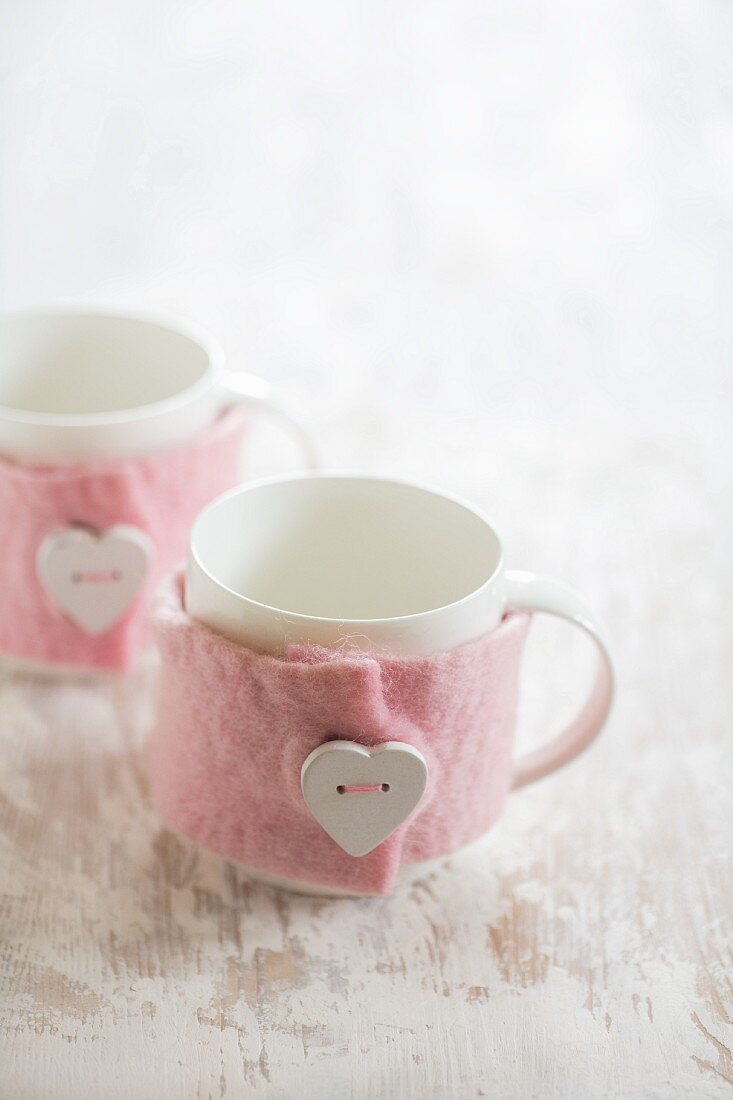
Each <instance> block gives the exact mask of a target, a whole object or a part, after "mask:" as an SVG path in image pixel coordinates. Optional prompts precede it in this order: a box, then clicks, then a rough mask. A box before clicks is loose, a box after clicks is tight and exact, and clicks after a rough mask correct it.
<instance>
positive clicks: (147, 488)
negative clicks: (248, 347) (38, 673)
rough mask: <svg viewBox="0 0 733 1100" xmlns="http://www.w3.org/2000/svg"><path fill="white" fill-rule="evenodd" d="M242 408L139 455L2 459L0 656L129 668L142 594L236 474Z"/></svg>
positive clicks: (144, 622) (146, 631)
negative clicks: (179, 439) (204, 509)
mask: <svg viewBox="0 0 733 1100" xmlns="http://www.w3.org/2000/svg"><path fill="white" fill-rule="evenodd" d="M247 423H248V414H247V413H246V412H245V411H244V410H242V409H236V408H235V409H230V410H228V411H225V412H224V413H223V414H221V415H220V416H219V417H218V418H217V419H216V421H215V422H214V423H212V424H210V425H208V426H207V427H205V428H204V429H203V430H202V431H200V432H199V433H198V434H197V436H196V437H195V438H194V439H191V440H189V441H187V442H185V443H179V444H177V445H176V446H173V447H169V448H167V449H165V450H162V451H157V452H153V453H151V454H146V455H143V456H139V457H109V458H88V459H77V460H69V461H64V462H59V461H56V462H53V463H38V462H28V461H18V460H12V459H8V458H0V570H1V575H2V580H1V582H0V583H1V585H2V592H3V600H2V604H3V606H2V613H1V614H0V655H2V656H3V657H5V658H10V659H11V661H14V662H18V661H19V662H22V663H24V664H25V663H31V664H34V665H43V666H51V667H55V668H63V669H65V670H70V669H88V670H115V671H124V670H125V669H128V668H130V667H131V666H132V665H133V664H134V663H135V660H136V658H137V657H138V655H139V654H140V653H141V651H143V650H144V649H146V648H147V647H148V646H150V645H151V644H152V636H151V632H150V626H149V623H148V598H149V594H150V591H151V590H152V588H153V587H154V586H155V584H156V582H157V580H158V579H159V578H160V576H161V575H162V574H163V573H165V572H166V571H167V570H168V569H170V568H171V566H172V565H173V564H174V563H175V562H176V561H178V560H179V559H180V558H181V556H182V554H183V551H184V548H185V545H186V539H187V536H188V530H189V527H190V525H191V522H192V520H193V518H194V516H195V515H196V513H197V512H198V511H199V510H200V509H201V508H202V507H203V505H205V504H206V503H207V501H209V500H210V499H211V498H212V497H214V496H216V494H217V493H219V492H221V491H222V490H224V489H228V488H229V487H230V486H232V485H233V484H234V483H235V481H236V480H237V468H238V464H239V456H240V453H241V446H242V440H243V438H244V435H245V432H246V430H247Z"/></svg>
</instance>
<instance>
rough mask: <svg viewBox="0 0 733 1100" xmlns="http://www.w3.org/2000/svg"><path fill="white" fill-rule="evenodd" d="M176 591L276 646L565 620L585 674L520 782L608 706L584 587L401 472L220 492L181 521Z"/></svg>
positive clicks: (242, 638)
mask: <svg viewBox="0 0 733 1100" xmlns="http://www.w3.org/2000/svg"><path fill="white" fill-rule="evenodd" d="M185 599H186V608H187V610H188V612H189V614H190V615H191V616H192V618H194V619H197V620H199V621H200V622H203V623H205V624H206V625H207V626H209V627H210V628H211V629H212V630H214V631H216V632H217V633H219V634H222V635H224V636H226V637H228V638H230V639H232V640H233V641H236V642H239V643H241V644H242V645H245V646H248V647H249V648H251V649H254V650H257V651H259V652H263V653H270V654H274V655H276V656H279V655H282V653H283V652H284V650H285V648H286V647H287V646H288V645H291V644H309V643H312V644H316V645H319V646H327V647H340V648H342V647H343V646H344V645H347V646H353V647H355V648H356V649H359V650H365V651H369V652H376V653H378V652H387V653H390V654H394V655H404V656H417V655H421V654H429V653H436V652H441V651H444V650H448V649H452V648H454V647H455V646H459V645H463V644H464V643H466V642H470V641H472V640H473V639H475V638H478V637H480V636H481V635H483V634H486V633H488V632H489V631H491V630H493V629H494V628H495V627H496V626H497V625H498V624H499V622H500V621H501V619H502V617H503V616H504V614H505V613H506V612H507V611H510V610H519V609H524V610H529V611H542V612H547V613H548V614H550V615H556V616H559V617H560V618H563V619H567V620H569V621H570V622H572V623H575V624H576V625H577V626H579V627H581V628H582V629H583V630H584V631H585V632H586V633H587V634H588V635H590V637H591V638H592V639H593V640H594V642H595V643H596V646H597V648H598V652H599V658H600V663H599V670H598V677H597V680H596V684H595V687H594V689H593V691H592V693H591V695H590V696H589V698H588V701H587V703H586V705H585V707H584V708H583V710H582V711H581V713H580V714H579V715H578V717H577V719H576V720H575V721H574V722H573V723H572V724H571V726H570V727H568V729H566V730H565V731H564V733H562V734H560V735H559V736H558V737H556V738H555V739H554V740H553V741H552V742H551V743H550V744H549V745H546V746H544V747H543V748H541V749H539V750H537V752H535V753H531V754H530V755H529V756H528V757H526V758H525V761H523V763H522V765H521V773H520V775H519V776H518V779H517V785H522V784H523V783H526V782H530V781H531V780H532V779H535V778H538V777H539V776H540V775H544V774H546V773H547V772H548V771H549V770H552V768H554V767H557V766H559V763H560V762H565V761H566V760H569V759H571V758H572V757H573V756H575V755H577V753H578V752H580V751H581V749H583V748H584V747H585V746H586V744H588V743H589V741H590V740H591V739H592V738H593V737H594V736H595V735H596V733H597V732H598V730H599V729H600V727H601V725H602V724H603V720H604V719H605V716H606V714H607V713H608V710H609V709H610V706H611V699H612V683H613V672H612V665H611V658H610V656H609V650H608V645H607V643H606V641H605V635H604V631H603V628H602V627H601V625H600V623H599V622H598V620H597V619H596V617H595V615H594V614H593V613H592V612H591V611H590V609H589V608H588V606H587V605H586V603H585V601H584V600H583V599H582V598H581V597H580V596H579V595H577V594H576V593H575V592H574V591H573V590H572V589H571V588H569V587H568V586H567V585H565V584H562V583H560V582H558V581H554V580H549V579H548V578H546V577H540V576H537V575H535V574H534V573H527V572H516V571H513V570H508V569H506V568H505V565H504V557H503V553H502V546H501V541H500V539H499V536H498V535H497V533H496V531H495V530H494V528H493V527H492V525H491V524H490V523H489V521H488V519H487V518H486V517H485V516H484V515H482V513H481V512H479V511H478V510H477V509H476V508H474V507H472V506H471V505H469V504H466V503H465V502H463V501H461V500H459V499H458V498H457V497H454V496H449V495H447V494H445V493H440V492H437V491H435V490H432V489H429V488H425V487H423V486H420V485H416V484H413V483H410V482H404V481H392V480H385V479H382V478H378V477H367V476H363V475H342V474H337V475H334V474H327V473H321V474H310V475H300V476H297V475H296V476H289V477H280V478H270V479H267V480H263V481H259V482H255V483H252V484H250V485H247V486H244V487H238V488H236V489H233V490H231V491H230V492H228V493H224V494H223V495H222V496H219V497H217V498H216V499H215V500H214V501H212V502H211V504H209V505H208V506H207V507H206V508H205V509H204V510H203V511H202V512H201V513H200V514H199V516H198V517H197V519H196V521H195V523H194V525H193V528H192V530H191V538H190V544H189V554H188V565H187V571H186V590H185ZM591 712H593V714H594V715H595V716H596V718H597V720H594V721H589V714H590V713H591Z"/></svg>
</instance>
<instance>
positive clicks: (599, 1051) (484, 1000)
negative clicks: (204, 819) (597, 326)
mask: <svg viewBox="0 0 733 1100" xmlns="http://www.w3.org/2000/svg"><path fill="white" fill-rule="evenodd" d="M507 445H508V444H507ZM547 446H549V441H547ZM530 450H531V454H533V455H536V454H537V453H538V452H540V451H541V452H544V447H543V446H542V445H541V444H538V443H537V441H536V435H535V437H534V441H533V442H532V444H531V448H530ZM581 450H582V452H583V455H584V462H583V463H581V464H580V465H579V464H578V463H579V459H580V451H581ZM522 457H523V459H524V468H525V469H527V468H529V467H528V465H527V463H528V462H529V455H528V452H527V451H525V452H524V454H523V456H520V455H519V454H515V456H514V459H513V461H514V462H516V464H517V468H522V466H523V464H522V462H521V461H520V458H522ZM530 466H531V463H530ZM534 468H535V470H536V473H537V476H541V475H540V473H539V471H540V467H539V465H536V466H535V467H534ZM578 469H582V470H583V473H582V481H583V484H584V485H589V484H591V483H593V484H603V485H605V486H606V490H605V495H604V501H603V503H602V504H601V505H600V506H599V509H598V515H597V516H596V518H595V519H594V520H592V521H590V522H589V523H588V524H587V525H586V531H585V537H584V539H583V540H582V542H583V545H582V547H580V548H578V546H577V545H575V544H574V540H573V539H572V538H571V537H570V536H569V535H568V532H567V530H566V529H565V528H564V525H562V524H561V525H558V523H557V514H558V511H559V513H560V514H562V515H566V514H568V512H569V510H570V508H571V501H574V500H575V499H576V497H577V494H578V492H579V486H578V484H577V481H576V482H574V481H573V476H574V475H573V471H574V470H578ZM624 471H627V472H626V473H625V472H624ZM699 474H700V471H699V470H696V468H695V463H694V462H692V463H691V462H690V456H689V455H684V456H679V455H678V456H677V457H676V458H675V456H674V452H671V451H666V450H665V449H664V447H663V446H658V447H649V445H648V444H645V445H644V446H643V447H638V448H635V447H634V445H633V444H630V443H628V442H627V444H626V446H625V449H624V453H623V455H622V457H621V458H619V457H618V455H617V454H616V453H615V450H614V448H613V447H612V446H611V445H610V440H609V439H606V440H605V442H603V441H600V442H599V440H598V439H597V438H596V439H595V440H594V441H593V443H592V444H591V442H590V441H589V440H588V439H586V440H585V441H581V442H579V443H577V444H576V447H575V448H570V451H569V453H567V454H566V455H565V457H564V458H562V459H559V460H558V463H557V467H556V469H555V472H554V473H553V474H552V475H550V476H548V483H549V481H553V482H554V483H555V490H554V492H553V493H548V494H547V499H548V500H549V499H550V498H552V501H553V507H549V506H542V505H540V506H539V509H538V512H537V515H536V516H535V517H534V518H535V523H534V524H529V523H527V524H525V525H522V526H523V527H524V531H523V534H524V541H525V549H526V551H527V558H528V560H532V561H535V560H536V558H535V555H536V556H537V557H539V558H542V559H543V560H546V561H548V562H550V561H552V560H553V559H554V561H555V562H556V565H557V570H559V571H560V572H564V573H565V574H567V573H570V574H571V575H572V574H575V579H577V580H578V582H579V583H581V582H582V586H583V587H584V588H585V589H586V590H587V591H589V592H592V593H594V594H595V595H596V597H597V599H598V600H599V602H600V603H601V604H603V603H604V601H605V605H606V606H605V611H606V617H607V619H608V620H609V622H610V625H611V632H612V634H613V635H614V636H615V637H616V638H617V640H618V645H617V650H618V654H617V656H618V660H619V679H620V694H619V698H618V703H617V707H616V711H615V713H614V716H613V719H612V722H611V725H610V727H609V729H608V731H607V733H606V735H605V736H604V738H603V739H602V741H601V742H599V744H598V746H597V747H596V748H595V749H594V750H593V751H591V752H589V753H588V754H587V755H586V756H585V757H583V758H582V759H581V760H579V761H578V762H577V763H576V764H575V765H573V766H571V767H570V768H568V769H567V771H566V772H564V773H561V774H559V775H558V776H557V777H555V778H554V779H550V780H547V781H545V782H543V783H541V784H538V785H537V786H536V787H534V788H530V789H528V790H527V791H525V792H522V793H521V794H518V795H516V796H514V798H513V799H512V800H511V802H510V805H509V808H508V810H507V813H506V815H505V817H504V818H503V820H502V821H501V823H500V824H499V826H498V827H497V828H496V829H495V830H494V832H493V833H492V834H491V835H490V836H489V837H488V838H486V840H485V841H482V842H481V843H480V844H478V845H477V846H475V847H474V848H473V849H470V850H469V851H467V852H465V853H463V854H461V855H460V856H457V857H455V858H454V859H453V860H451V861H450V862H448V864H447V865H446V866H445V867H444V868H443V869H441V870H440V871H437V872H435V873H434V874H431V875H430V877H428V878H427V879H425V880H424V881H422V882H419V883H417V884H415V885H414V886H412V887H411V888H405V889H403V890H402V891H401V892H400V893H398V894H397V895H396V896H394V897H393V898H391V899H387V900H364V901H340V900H339V901H324V900H316V899H309V898H304V897H298V896H295V895H289V894H286V893H279V892H276V891H273V890H271V889H269V888H267V887H265V886H262V885H259V884H257V883H254V882H252V881H249V880H248V879H247V878H246V877H245V876H244V875H243V874H242V873H241V872H240V871H239V870H238V869H237V867H236V866H234V865H232V864H230V863H226V862H224V861H222V860H221V859H218V858H216V857H214V856H212V855H209V854H207V853H206V852H204V851H201V850H197V849H196V848H195V847H194V846H193V845H191V844H189V843H188V842H186V841H184V840H181V839H179V838H177V837H176V836H173V835H172V834H171V833H169V832H167V831H166V830H165V829H164V828H162V827H161V824H160V822H159V820H158V819H157V817H156V815H155V812H154V811H153V809H152V808H151V806H150V804H149V801H148V797H147V785H146V774H145V762H144V742H145V737H146V732H147V730H148V729H149V725H150V721H151V717H152V708H153V700H154V687H155V672H154V670H148V671H147V672H142V673H139V674H137V675H136V676H134V677H132V678H129V679H127V680H117V681H109V682H106V683H61V684H54V683H47V682H46V683H44V682H42V681H34V680H31V679H28V678H25V677H21V676H19V675H14V674H10V673H7V672H6V673H4V674H3V675H2V679H1V681H0V715H1V717H0V748H1V752H2V771H1V781H2V790H1V792H0V794H1V802H0V806H1V815H0V826H1V842H2V843H1V846H0V884H1V887H2V899H3V900H2V909H1V910H0V920H1V922H2V964H1V969H0V980H1V981H2V1025H3V1031H2V1051H3V1057H2V1066H3V1071H2V1073H3V1087H2V1095H3V1096H7V1097H8V1098H12V1100H15V1098H21V1097H44V1098H46V1097H52V1096H53V1097H64V1098H66V1097H68V1098H69V1100H71V1098H72V1097H73V1098H75V1100H84V1098H86V1097H90V1098H91V1097H101V1096H104V1097H105V1100H116V1098H118V1097H119V1098H120V1100H130V1098H132V1097H151V1098H152V1097H202V1098H203V1097H222V1096H231V1095H234V1096H238V1095H249V1094H250V1093H252V1094H255V1095H260V1094H262V1095H264V1096H273V1097H300V1096H304V1097H315V1098H330V1097H334V1098H342V1097H358V1098H361V1097H375V1098H378V1097H379V1098H381V1097H403V1096H405V1097H441V1098H442V1097H472V1096H496V1097H502V1098H504V1100H505V1098H514V1097H516V1098H520V1097H538V1098H548V1097H557V1098H567V1097H578V1098H581V1097H583V1098H586V1100H587V1098H591V1097H628V1098H629V1100H632V1098H634V1100H636V1098H639V1097H659V1098H660V1100H662V1098H665V1100H666V1098H669V1097H674V1096H679V1097H710V1098H717V1097H723V1096H726V1095H728V1094H729V1089H730V1082H731V1080H733V1063H732V1062H731V1053H730V1051H731V1040H732V1039H733V1027H732V1026H731V1011H733V1006H732V1003H731V976H732V974H733V970H732V968H731V938H730V925H729V924H728V923H727V922H728V921H729V918H730V912H731V861H730V843H731V824H732V819H731V783H730V749H729V747H728V746H729V738H730V728H731V714H730V709H729V706H728V704H729V693H728V683H727V677H728V661H729V659H730V653H731V650H730V644H731V636H730V633H729V632H727V633H724V631H723V617H722V614H721V612H720V610H719V602H718V593H717V591H716V584H715V572H714V569H713V566H714V564H715V563H714V562H713V561H712V560H711V557H710V547H709V544H708V536H709V531H708V526H707V524H708V520H709V518H710V516H711V515H712V512H713V509H712V507H710V506H711V505H712V503H713V501H712V500H711V499H710V496H709V493H710V485H708V484H707V483H706V482H705V481H704V480H702V481H701V480H699ZM505 475H506V476H507V477H508V476H509V475H508V468H507V469H503V468H502V469H501V470H499V471H497V473H496V477H497V484H498V481H499V480H501V481H502V482H504V485H503V488H502V489H501V491H500V493H499V494H498V495H497V501H498V503H500V504H501V505H502V507H501V508H500V510H501V511H503V510H504V507H505V505H506V504H507V503H508V502H509V501H510V500H511V499H512V498H513V496H514V493H515V492H519V491H520V488H519V485H518V481H519V480H521V478H518V477H515V478H514V479H513V481H514V484H513V485H511V484H506V482H505V480H504V479H505ZM578 476H580V475H578ZM711 484H712V483H711ZM538 488H539V489H540V492H539V494H538V499H540V498H541V497H542V496H543V492H542V489H543V488H544V487H543V486H538ZM580 489H581V492H580V497H581V498H582V495H583V493H582V486H581V487H580ZM706 490H707V492H708V497H707V500H706V496H705V493H706ZM479 495H481V494H480V493H479ZM670 497H674V499H675V500H676V502H677V506H678V507H679V509H680V515H684V516H685V520H684V523H683V522H682V521H681V520H680V521H674V520H673V517H669V518H670V522H669V523H665V524H657V522H656V520H655V521H654V522H653V523H649V522H648V519H647V520H645V518H644V517H645V516H647V517H649V516H656V517H657V518H658V517H659V515H660V513H659V505H658V504H657V503H656V502H657V501H659V499H660V498H661V499H663V500H668V499H669V498H670ZM497 501H495V503H496V502H497ZM622 520H623V526H622V530H623V534H622V536H621V537H620V538H618V540H616V539H615V538H614V540H613V541H614V545H613V547H612V548H611V547H607V549H605V550H604V545H606V544H607V542H608V539H609V532H612V531H614V530H618V529H619V528H618V526H617V525H618V524H621V521H622ZM530 528H533V531H530ZM543 547H544V549H543ZM662 560H663V561H664V563H665V570H664V576H663V578H662V577H661V576H660V565H659V563H660V561H662ZM677 596H679V598H676V597H677ZM558 631H559V632H558ZM533 632H534V637H533V639H532V644H531V646H530V650H529V652H528V656H527V661H526V666H525V693H524V700H525V706H524V719H525V721H524V723H523V725H524V737H525V739H531V731H530V730H529V729H528V728H527V727H529V726H531V727H533V728H535V729H540V728H541V727H542V726H543V725H546V724H547V716H548V715H549V714H552V713H553V711H554V712H555V715H556V717H557V719H558V720H559V718H560V717H561V713H562V712H563V710H564V709H568V708H570V707H571V706H572V704H573V703H574V701H575V698H576V697H577V696H578V695H579V694H581V693H582V684H581V680H583V679H584V678H585V676H586V674H587V673H588V672H589V671H590V669H589V666H588V662H589V657H590V654H589V653H587V652H586V651H585V649H584V647H583V646H582V645H581V646H580V648H579V649H578V650H577V651H575V650H574V649H573V645H574V643H575V640H574V636H573V635H572V632H571V631H570V630H569V629H568V630H567V633H565V630H564V628H559V627H555V626H550V625H549V624H545V623H541V622H538V623H537V624H536V626H535V627H534V628H533ZM566 642H567V645H566V644H565V643H566ZM571 676H573V677H574V678H575V686H574V687H573V688H572V690H569V689H568V680H569V677H571ZM576 688H577V691H576ZM726 696H727V699H726ZM724 700H726V705H725V706H724V705H723V703H724Z"/></svg>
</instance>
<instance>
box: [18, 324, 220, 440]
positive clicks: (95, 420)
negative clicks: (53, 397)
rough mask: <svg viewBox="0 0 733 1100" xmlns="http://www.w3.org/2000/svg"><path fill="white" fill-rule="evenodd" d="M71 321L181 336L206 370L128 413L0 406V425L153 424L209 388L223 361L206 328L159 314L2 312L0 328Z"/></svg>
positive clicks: (84, 426)
mask: <svg viewBox="0 0 733 1100" xmlns="http://www.w3.org/2000/svg"><path fill="white" fill-rule="evenodd" d="M59 317H60V318H67V319H69V320H77V321H83V320H97V321H133V322H139V323H140V324H142V325H144V326H146V327H148V328H157V329H161V330H163V331H164V332H166V333H169V334H172V335H175V336H182V337H183V338H184V340H187V341H188V342H189V343H191V344H192V345H193V346H194V347H195V348H196V349H198V350H199V351H201V352H203V354H204V356H205V357H206V367H205V369H204V371H203V373H202V374H201V377H200V378H198V379H197V380H196V381H195V382H193V383H192V384H191V385H189V386H186V387H185V389H182V390H178V391H177V392H176V393H174V394H170V395H169V396H168V397H163V398H161V399H160V400H158V401H149V402H147V403H146V404H144V405H131V406H130V407H129V408H126V409H112V410H109V411H107V412H89V413H58V412H33V411H31V410H29V409H16V408H13V407H12V406H10V405H4V404H3V403H2V402H0V420H4V421H11V422H13V423H16V424H27V425H29V426H30V427H47V428H48V427H51V428H59V429H62V430H63V429H65V428H68V429H78V428H99V427H105V426H108V425H114V424H132V423H137V422H140V421H144V420H149V419H153V418H154V417H156V416H160V415H161V414H162V413H167V412H173V411H175V410H176V409H179V408H183V407H184V406H186V405H188V404H190V403H191V402H192V401H195V400H196V399H197V398H198V397H200V396H201V395H203V394H205V393H207V392H208V390H209V389H211V388H212V385H213V382H214V377H215V373H216V371H217V370H218V369H219V368H220V367H221V365H222V364H223V361H224V354H223V351H222V349H221V347H220V345H219V344H218V342H217V341H216V339H215V338H214V337H213V336H212V335H211V333H209V332H208V330H207V329H206V328H204V327H203V326H200V325H198V324H194V323H193V322H190V321H183V320H179V319H178V318H177V317H174V316H171V315H169V314H166V313H164V312H161V311H158V310H136V311H134V312H132V311H130V310H127V309H124V308H116V307H114V306H93V305H89V306H87V305H79V306H77V305H58V306H41V307H37V306H25V307H20V308H17V309H7V310H2V311H0V326H2V325H3V324H4V323H5V322H12V321H16V320H17V321H21V320H24V319H28V320H33V319H34V318H35V319H38V320H39V321H41V320H49V319H55V318H59Z"/></svg>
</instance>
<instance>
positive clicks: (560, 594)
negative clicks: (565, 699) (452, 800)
mask: <svg viewBox="0 0 733 1100" xmlns="http://www.w3.org/2000/svg"><path fill="white" fill-rule="evenodd" d="M506 597H507V610H513V611H542V612H545V613H546V614H548V615H556V616H558V618H561V619H566V620H567V621H568V622H571V623H575V624H576V626H579V627H580V628H581V629H582V630H584V631H585V632H586V634H588V635H589V636H590V637H591V638H592V639H593V641H594V642H595V643H596V646H597V647H598V656H599V662H598V672H597V674H596V679H595V683H594V684H593V687H592V688H591V691H590V695H589V696H588V698H587V699H586V701H585V703H584V704H583V706H582V708H581V709H580V711H579V712H578V714H577V715H576V716H575V718H574V719H573V720H572V722H571V723H570V724H569V725H568V726H566V727H565V729H564V730H562V731H561V732H560V733H558V734H556V735H555V737H554V738H553V739H552V740H551V741H549V742H548V743H547V744H546V745H542V746H541V747H540V748H538V749H534V750H533V751H532V752H529V753H526V754H525V755H524V756H523V757H521V758H520V760H518V761H517V763H516V765H515V770H514V781H513V783H512V789H513V790H517V789H518V788H519V787H525V786H526V785H527V784H528V783H534V781H535V780H536V779H542V778H543V777H544V776H546V775H549V774H550V773H551V772H554V771H556V770H557V768H561V767H562V766H563V765H564V764H568V763H569V762H570V761H571V760H573V759H574V758H575V757H576V756H577V755H578V754H579V753H581V752H582V751H583V749H585V748H587V747H588V745H590V743H591V741H593V740H594V739H595V738H596V737H597V736H598V734H599V733H600V731H601V727H602V726H603V723H604V722H605V721H606V718H607V717H608V712H609V711H610V709H611V703H612V702H613V692H614V674H613V664H612V661H611V655H610V652H609V648H608V644H607V642H606V640H605V635H604V630H603V627H602V626H601V624H600V623H599V622H598V620H597V619H596V617H595V615H594V614H593V613H592V611H590V609H589V608H588V607H587V605H586V603H585V601H584V600H583V599H582V597H581V596H579V595H578V594H577V593H576V592H575V591H574V590H573V589H572V588H570V587H569V586H568V585H566V584H562V583H560V581H553V580H550V579H549V578H548V577H542V576H538V575H537V574H535V573H525V572H523V571H522V572H520V571H517V570H508V571H507V573H506Z"/></svg>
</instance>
